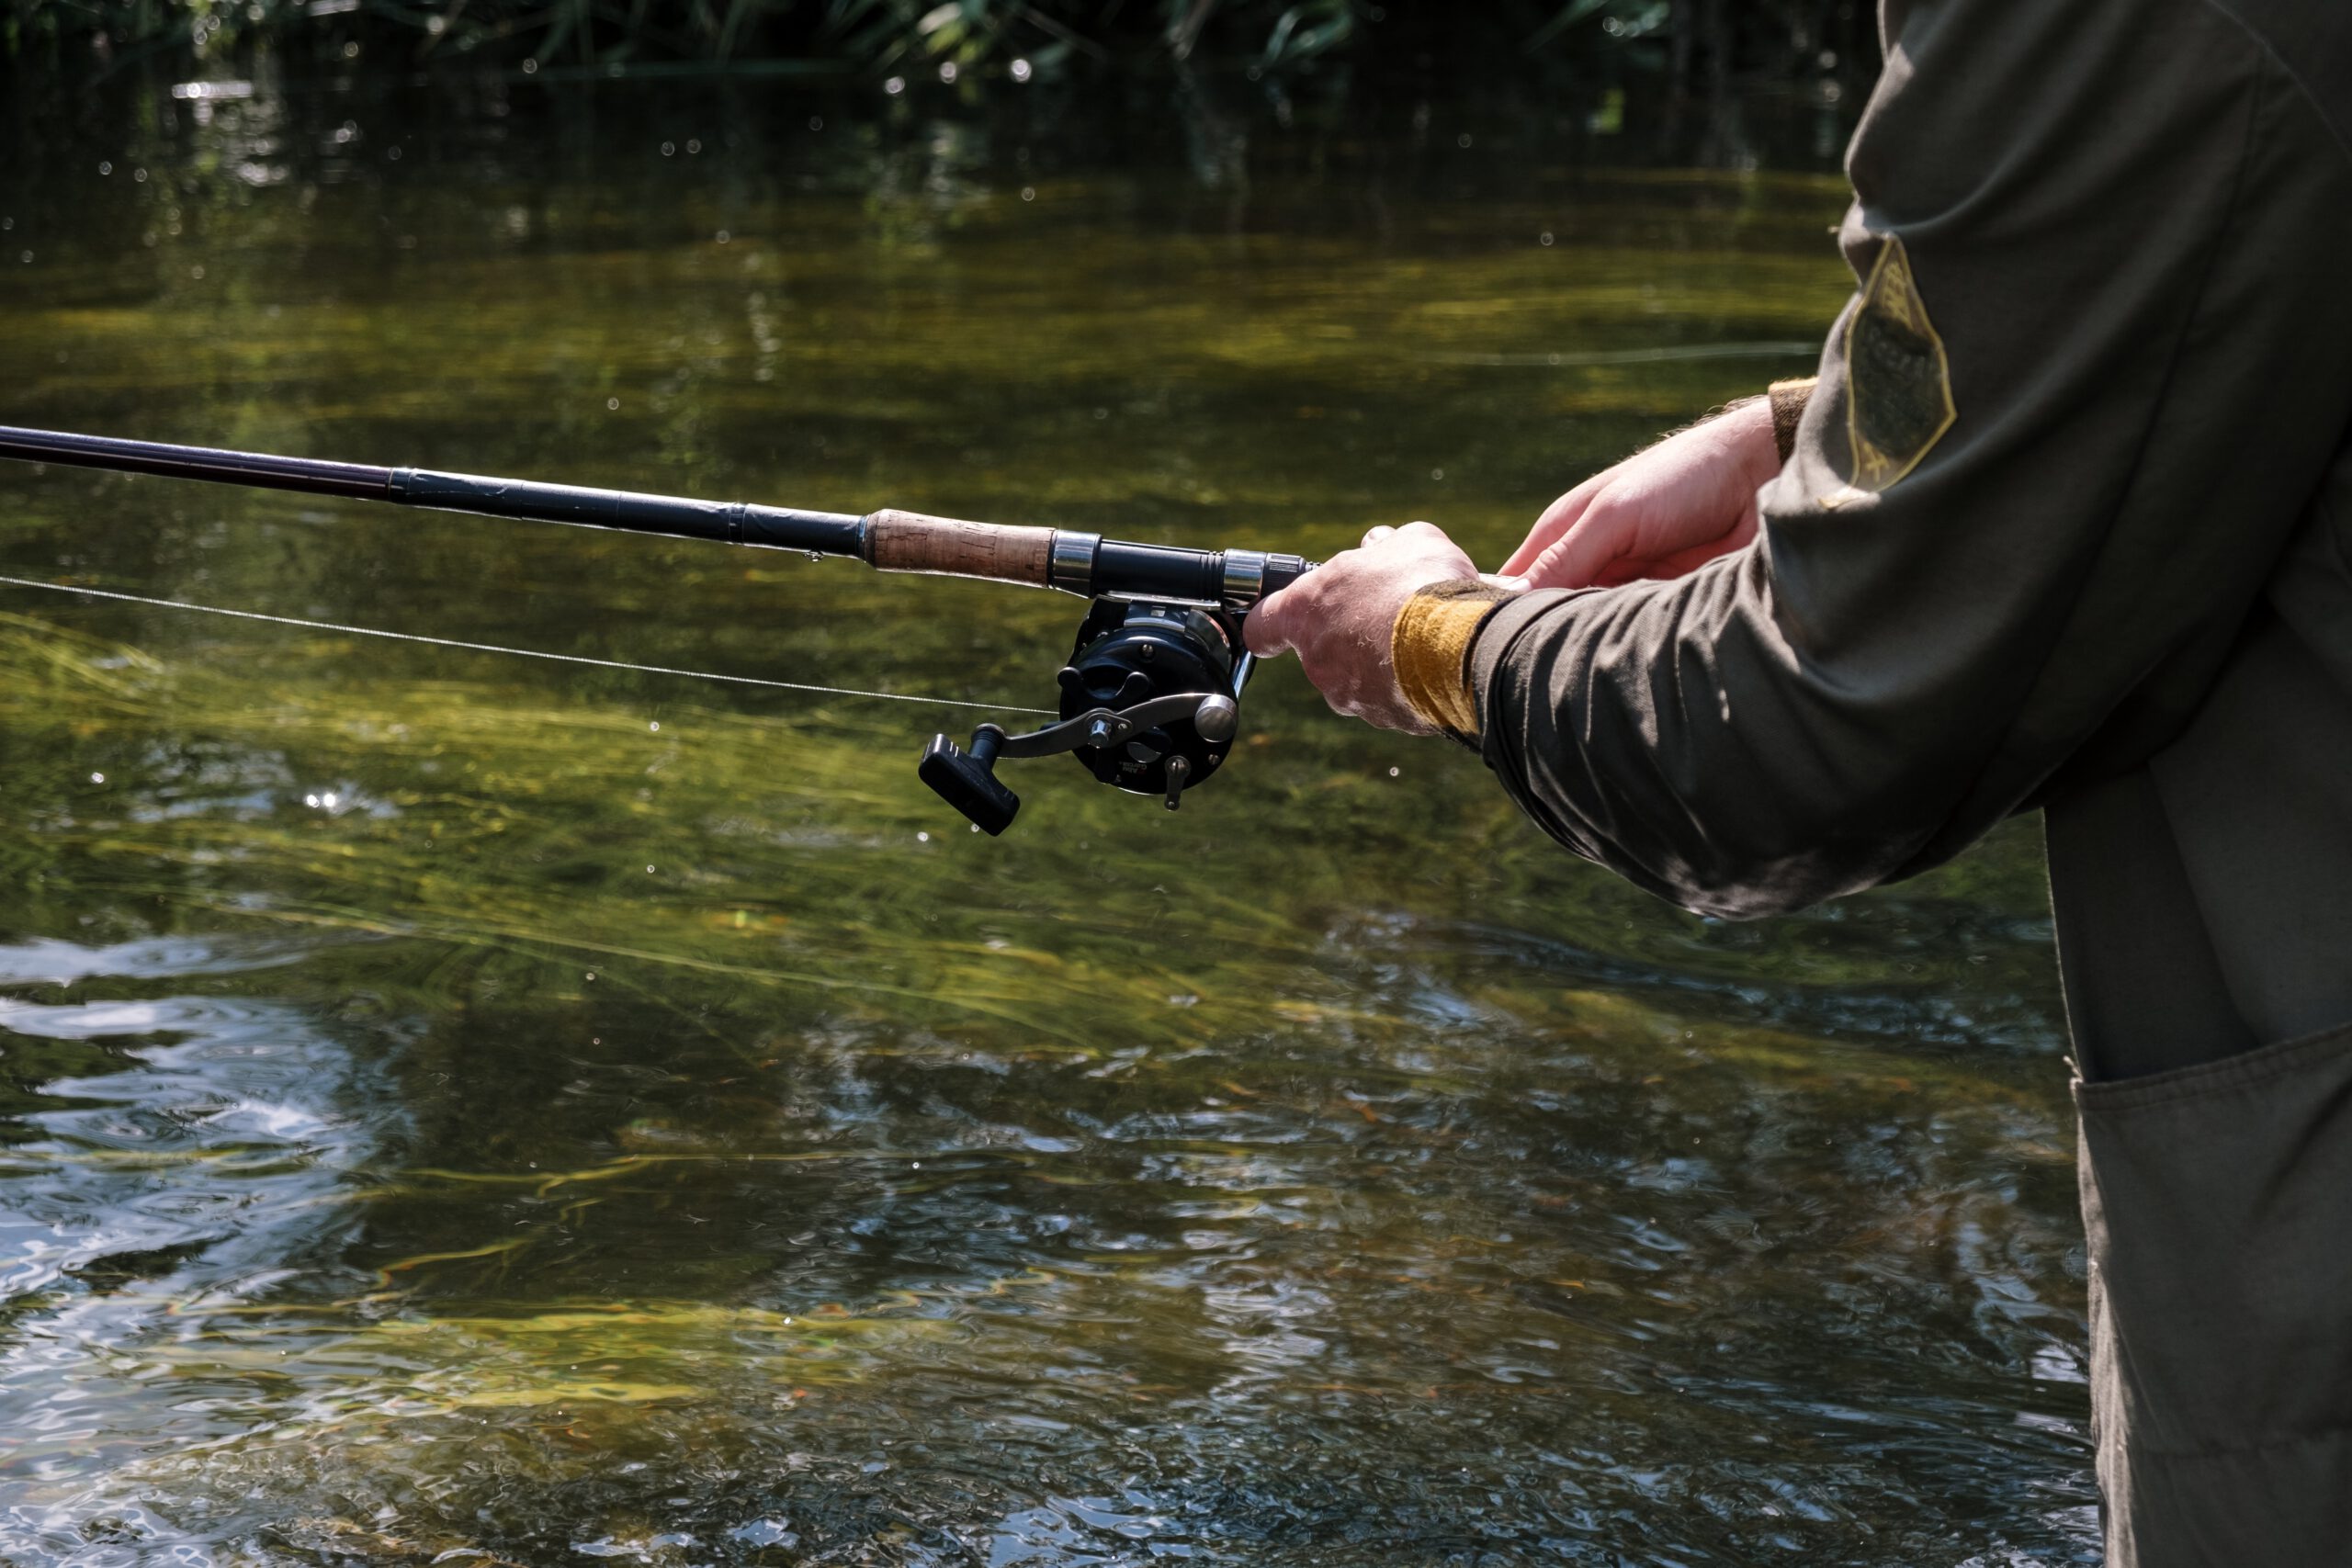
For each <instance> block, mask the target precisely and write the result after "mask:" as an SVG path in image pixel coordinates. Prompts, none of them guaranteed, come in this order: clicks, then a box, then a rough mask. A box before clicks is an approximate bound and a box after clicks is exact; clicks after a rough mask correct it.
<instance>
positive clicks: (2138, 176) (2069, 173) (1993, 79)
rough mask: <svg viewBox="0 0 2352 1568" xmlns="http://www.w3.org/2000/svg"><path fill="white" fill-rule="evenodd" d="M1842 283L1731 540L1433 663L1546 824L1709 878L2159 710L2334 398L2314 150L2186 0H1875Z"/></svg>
mask: <svg viewBox="0 0 2352 1568" xmlns="http://www.w3.org/2000/svg"><path fill="white" fill-rule="evenodd" d="M1886 20H1887V26H1888V28H1889V37H1888V39H1887V42H1888V46H1889V47H1888V60H1887V65H1886V69H1885V73H1884V75H1883V77H1882V80H1881V83H1880V85H1879V89H1878V91H1877V93H1876V94H1875V95H1874V96H1873V97H1872V100H1871V104H1870V106H1869V107H1868V108H1867V109H1866V111H1865V113H1864V116H1863V118H1862V123H1861V126H1860V130H1859V131H1858V133H1857V135H1856V138H1855V141H1854V144H1853V147H1852V149H1851V151H1850V152H1849V173H1850V175H1852V179H1853V184H1854V188H1855V193H1856V197H1857V199H1856V201H1855V204H1854V206H1853V207H1852V208H1851V209H1850V210H1849V213H1848V215H1847V217H1846V220H1845V221H1844V223H1843V225H1842V228H1841V231H1840V235H1839V243H1840V245H1841V247H1842V248H1843V250H1844V252H1845V254H1846V258H1847V260H1848V262H1849V265H1851V267H1852V268H1853V270H1854V273H1855V276H1856V278H1857V280H1858V282H1859V283H1860V289H1859V290H1858V292H1857V294H1856V296H1855V297H1854V299H1852V300H1851V301H1849V304H1848V306H1847V308H1846V310H1844V311H1843V313H1842V314H1841V315H1840V316H1839V318H1838V322H1837V324H1836V326H1835V328H1834V329H1833V331H1832V333H1831V335H1830V337H1829V340H1828V343H1827V344H1826V349H1825V352H1824V354H1823V356H1822V361H1821V365H1820V382H1819V386H1818V388H1817V389H1816V390H1815V394H1814V395H1813V397H1812V399H1811V400H1810V402H1809V403H1808V405H1807V406H1806V409H1805V411H1804V418H1803V421H1802V423H1801V424H1800V425H1799V427H1798V430H1797V434H1796V442H1795V447H1794V450H1793V453H1792V457H1790V459H1789V461H1788V462H1787V463H1786V464H1785V465H1784V467H1783V468H1782V470H1781V474H1780V477H1779V478H1778V479H1775V480H1774V481H1773V482H1772V483H1770V485H1768V486H1766V487H1765V489H1764V491H1762V492H1761V496H1760V502H1761V511H1762V515H1763V527H1762V531H1761V533H1760V535H1759V537H1758V542H1757V544H1756V545H1755V546H1754V547H1751V548H1750V549H1748V550H1746V551H1743V552H1741V553H1739V554H1737V555H1735V556H1730V557H1726V558H1722V559H1719V560H1716V561H1714V562H1712V563H1710V564H1709V565H1708V566H1707V567H1705V568H1703V569H1702V570H1698V571H1696V572H1693V573H1691V574H1690V575H1688V576H1686V577H1683V578H1680V579H1678V580H1675V581H1665V582H1640V583H1634V584H1630V585H1627V586H1624V587H1620V588H1610V589H1597V590H1585V591H1579V592H1557V591H1550V592H1534V593H1529V594H1525V595H1522V596H1521V597H1520V598H1519V599H1517V600H1515V601H1513V602H1511V603H1510V604H1507V605H1505V606H1504V607H1502V608H1501V609H1499V610H1497V611H1495V612H1494V613H1493V614H1491V615H1489V616H1488V617H1487V620H1486V622H1485V623H1484V626H1483V627H1482V629H1481V630H1480V631H1479V633H1478V635H1477V637H1476V642H1475V643H1474V644H1473V645H1472V647H1471V649H1470V652H1469V656H1468V660H1467V663H1466V673H1467V675H1468V678H1469V684H1470V688H1471V693H1472V698H1473V701H1474V702H1475V705H1476V715H1477V718H1478V728H1479V732H1480V748H1481V751H1482V753H1483V755H1484V756H1485V758H1486V760H1487V763H1488V765H1489V766H1490V767H1491V768H1492V769H1493V770H1494V771H1495V773H1497V774H1498V776H1499V777H1500V778H1501V780H1502V781H1503V783H1504V784H1505V786H1506V787H1507V788H1508V789H1509V790H1510V792H1511V794H1512V795H1514V796H1515V797H1516V798H1517V799H1518V800H1519V801H1520V803H1521V805H1522V806H1523V807H1525V808H1526V809H1527V811H1528V812H1529V813H1530V814H1531V815H1532V817H1533V818H1535V820H1536V821H1537V822H1538V823H1539V824H1540V825H1541V826H1542V827H1543V828H1544V829H1545V830H1546V831H1547V832H1549V833H1550V834H1552V835H1553V836H1554V837H1555V838H1556V839H1558V840H1561V841H1562V842H1563V843H1565V844H1566V845H1567V846H1568V847H1570V848H1571V849H1573V850H1575V851H1577V852H1579V853H1581V854H1584V855H1586V856H1588V857H1589V858H1591V859H1593V860H1597V861H1600V862H1602V863H1605V864H1608V865H1610V866H1611V867H1613V868H1614V869H1616V870H1618V871H1620V872H1622V873H1623V874H1625V875H1626V876H1628V877H1630V878H1631V879H1633V880H1634V881H1635V882H1636V883H1638V884H1640V885H1641V886H1645V887H1647V888H1648V889H1650V890H1651V891H1653V892H1656V893H1657V894H1660V895H1662V896H1663V897H1668V898H1669V899H1672V900H1674V901H1675V902H1677V903H1679V904H1682V905H1684V906H1686V907H1688V908H1693V909H1697V910H1701V911H1704V912H1708V913H1713V914H1721V915H1728V916H1746V915H1757V914H1764V913H1770V912H1772V911H1776V910H1782V909H1788V908H1796V907H1800V906H1803V905H1805V904H1808V903H1811V902H1814V901H1815V900H1818V899H1822V898H1826V897H1833V896H1835V895H1838V894H1840V893H1845V892H1849V891H1852V890H1855V889H1858V888H1861V887H1865V886H1871V885H1874V884H1876V883H1880V882H1883V881H1886V880H1889V879H1892V878H1894V877H1898V876H1902V875H1905V874H1910V873H1912V872H1915V871H1917V870H1920V869H1923V868H1925V867H1926V866H1928V865H1929V864H1932V863H1936V862H1939V861H1940V860H1942V859H1945V858H1947V857H1949V856H1950V855H1951V854H1953V853H1955V852H1958V851H1959V850H1960V849H1961V848H1962V847H1964V846H1965V845H1966V844H1967V843H1969V842H1970V841H1971V840H1973V839H1974V838H1975V837H1977V836H1978V835H1980V834H1981V833H1983V832H1984V831H1985V829H1988V828H1990V827H1991V826H1992V825H1993V824H1995V823H1996V822H1997V821H1998V820H1999V819H2000V818H2002V817H2004V816H2006V815H2007V814H2008V813H2010V812H2012V811H2014V810H2017V809H2018V808H2019V807H2021V806H2026V805H2030V804H2032V803H2034V801H2035V800H2036V799H2037V798H2038V796H2039V795H2040V794H2041V792H2045V791H2047V790H2050V789H2052V788H2055V787H2059V786H2061V785H2062V784H2064V781H2065V780H2066V778H2067V777H2068V773H2067V770H2068V769H2069V766H2070V763H2071V764H2072V765H2073V766H2074V767H2075V768H2082V767H2087V766H2090V765H2091V759H2098V762H2099V765H2102V766H2105V765H2114V764H2119V763H2128V762H2130V761H2136V760H2138V758H2139V757H2141V756H2144V755H2145V754H2146V752H2147V751H2148V750H2150V749H2152V748H2153V747H2154V746H2156V745H2159V744H2161V743H2162V741H2163V740H2164V739H2165V738H2166V737H2167V736H2168V734H2169V733H2170V732H2171V731H2172V730H2173V729H2176V728H2177V726H2178V725H2179V724H2180V723H2181V722H2183V721H2184V720H2185V719H2186V717H2187V716H2188V713H2189V712H2191V711H2192V710H2193V708H2194V706H2195V704H2196V701H2197V699H2198V698H2199V696H2200V695H2201V694H2202V693H2203V692H2204V690H2205V689H2206V688H2207V687H2208V686H2210V684H2211V680H2212V678H2213V674H2214V671H2215V670H2216V669H2217V668H2218V667H2219V665H2220V663H2221V662H2222V660H2223V659H2224V658H2225V657H2226V654H2227V651H2228V649H2229V647H2230V645H2231V643H2232V641H2233V639H2234V637H2236V636H2237V634H2238V632H2239V630H2240V629H2241V627H2242V626H2243V625H2244V623H2245V617H2246V615H2247V613H2248V610H2249V607H2250V606H2251V605H2252V604H2254V602H2255V600H2256V596H2257V595H2258V593H2259V592H2260V589H2261V587H2262V583H2263V580H2264V578H2265V577H2266V575H2267V573H2268V571H2269V570H2270V569H2271V566H2272V565H2273V563H2274V562H2275V561H2276V559H2277V558H2278V555H2279V554H2280V551H2281V549H2282V548H2283V546H2284V543H2285V541H2286V540H2287V538H2288V537H2289V536H2290V533H2291V531H2292V528H2293V525H2294V524H2295V522H2296V521H2297V519H2298V517H2299V516H2300V514H2301V513H2302V512H2303V511H2304V509H2305V508H2306V507H2307V506H2308V505H2309V503H2310V502H2311V497H2312V493H2313V491H2315V489H2316V487H2317V485H2318V483H2319V480H2320V478H2321V475H2322V473H2323V471H2324V468H2325V465H2326V463H2327V461H2328V459H2329V457H2330V455H2331V454H2332V453H2333V451H2334V449H2335V445H2336V443H2337V441H2338V440H2339V439H2340V438H2341V437H2342V435H2343V434H2344V432H2345V430H2346V421H2347V417H2352V407H2348V406H2347V405H2348V404H2352V390H2348V389H2352V377H2347V376H2346V375H2345V373H2344V369H2343V367H2344V366H2345V365H2346V364H2347V363H2352V358H2347V357H2346V356H2347V355H2352V290H2345V289H2344V288H2341V286H2340V280H2341V279H2342V278H2343V277H2345V276H2352V249H2347V247H2352V184H2347V180H2348V179H2352V170H2347V162H2346V153H2345V152H2344V149H2343V146H2342V144H2341V143H2339V142H2337V141H2335V139H2334V137H2333V135H2332V133H2331V132H2330V131H2329V130H2328V128H2327V125H2326V123H2325V121H2324V119H2323V118H2321V117H2320V116H2319V115H2318V113H2317V112H2316V111H2315V108H2314V107H2313V105H2312V103H2311V101H2310V100H2309V99H2308V98H2306V97H2305V96H2303V94H2302V93H2301V89H2300V88H2299V87H2298V86H2297V85H2296V84H2295V81H2294V79H2293V76H2292V74H2291V73H2290V71H2289V70H2288V69H2287V68H2286V67H2284V66H2283V65H2281V63H2280V62H2278V60H2276V59H2275V58H2274V57H2273V56H2272V55H2271V54H2270V53H2269V52H2268V51H2267V50H2266V49H2265V48H2264V47H2263V46H2262V45H2261V43H2260V42H2259V40H2257V39H2255V38H2253V37H2251V36H2250V35H2248V34H2247V33H2246V32H2245V31H2244V30H2243V29H2242V28H2240V27H2239V26H2238V25H2237V23H2236V22H2234V21H2233V20H2232V19H2231V18H2230V17H2229V16H2228V15H2227V14H2226V13H2225V12H2224V11H2222V9H2220V8H2218V7H2217V6H2212V5H2210V4H2208V3H2207V0H2154V3H2146V0H2136V3H2135V0H2075V3H2073V4H2068V5H2060V6H2017V5H2007V4H2000V3H1997V0H1932V3H1922V4H1917V5H1913V6H1908V7H1899V6H1892V5H1891V6H1890V7H1889V16H1888V17H1887V19H1886Z"/></svg>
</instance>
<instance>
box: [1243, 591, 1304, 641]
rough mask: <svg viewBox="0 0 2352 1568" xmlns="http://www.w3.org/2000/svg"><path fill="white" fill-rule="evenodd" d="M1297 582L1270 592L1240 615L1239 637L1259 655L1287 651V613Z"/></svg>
mask: <svg viewBox="0 0 2352 1568" xmlns="http://www.w3.org/2000/svg"><path fill="white" fill-rule="evenodd" d="M1297 592H1298V584H1296V583H1293V584H1292V585H1291V586H1290V587H1288V588H1285V589H1283V591H1282V592H1279V593H1270V594H1268V595H1267V596H1266V597H1264V598H1263V599H1261V600H1259V601H1258V602H1257V604H1253V605H1251V606H1250V613H1249V614H1248V615H1244V616H1242V617H1241V640H1242V641H1243V642H1244V643H1246V644H1247V645H1248V646H1249V649H1250V652H1252V653H1254V654H1256V655H1257V656H1258V657H1259V658H1261V659H1279V658H1281V657H1282V656H1283V654H1285V653H1288V652H1289V651H1290V635H1291V627H1290V622H1291V617H1292V615H1293V614H1294V606H1295V604H1296V597H1295V596H1296V594H1297Z"/></svg>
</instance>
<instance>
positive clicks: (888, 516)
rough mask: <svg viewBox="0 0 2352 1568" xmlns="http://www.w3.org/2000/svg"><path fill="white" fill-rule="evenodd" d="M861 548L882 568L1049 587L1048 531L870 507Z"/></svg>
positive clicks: (1050, 548) (1051, 554)
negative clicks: (875, 509)
mask: <svg viewBox="0 0 2352 1568" xmlns="http://www.w3.org/2000/svg"><path fill="white" fill-rule="evenodd" d="M863 553H864V554H865V558H866V560H867V561H869V562H871V563H872V564H873V565H874V566H875V567H876V568H878V569H879V570H883V571H927V572H932V573H933V574H936V575H939V576H943V577H985V578H988V579H989V580H990V581H996V582H1027V583H1033V584H1035V586H1037V587H1039V588H1044V587H1047V586H1050V577H1049V573H1050V571H1051V569H1052V565H1053V558H1054V531H1053V530H1052V529H1051V528H1021V527H1010V526H1007V525H1003V524H998V523H967V522H964V521H962V520H961V519H959V518H955V517H926V516H924V515H923V514H922V513H920V512H897V511H886V512H876V513H874V514H873V515H871V516H870V517H868V518H866V520H865V550H864V552H863Z"/></svg>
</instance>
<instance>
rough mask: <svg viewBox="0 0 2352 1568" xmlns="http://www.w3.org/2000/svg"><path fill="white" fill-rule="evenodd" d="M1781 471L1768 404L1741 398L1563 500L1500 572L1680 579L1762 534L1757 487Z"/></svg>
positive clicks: (1560, 578) (1532, 580) (1590, 582)
mask: <svg viewBox="0 0 2352 1568" xmlns="http://www.w3.org/2000/svg"><path fill="white" fill-rule="evenodd" d="M1780 469H1781V453H1780V448H1779V447H1778V446H1776V445H1775V444H1774V442H1773V439H1772V409H1771V405H1770V402H1768V401H1767V400H1765V399H1762V398H1758V399H1755V400H1752V401H1750V402H1747V403H1742V404H1740V405H1738V406H1737V407H1735V408H1732V409H1728V410H1726V411H1724V412H1723V413H1720V414H1718V415H1716V416H1715V417H1714V418H1713V419H1711V420H1708V421H1706V422H1705V423H1702V424H1694V425H1692V426H1691V428H1690V429H1688V430H1684V431H1680V432H1678V433H1677V434H1673V435H1669V436H1668V437H1667V438H1666V439H1665V440H1663V441H1661V442H1659V443H1658V444H1657V446H1652V447H1650V448H1648V449H1647V450H1646V451H1643V452H1637V453H1635V454H1634V456H1633V457H1628V458H1626V459H1625V460H1624V461H1623V462H1622V463H1620V464H1618V465H1617V466H1616V467H1615V468H1608V469H1604V470H1603V471H1601V472H1600V473H1598V474H1595V475H1593V476H1592V478H1590V479H1587V480H1585V481H1584V483H1582V484H1580V485H1578V486H1577V488H1576V489H1574V490H1572V491H1568V493H1567V494H1566V495H1564V496H1562V497H1560V499H1559V500H1557V501H1555V502H1553V503H1552V504H1551V505H1550V506H1548V507H1546V508H1545V509H1544V515H1543V516H1542V517H1540V518H1538V519H1537V520H1536V523H1535V526H1534V527H1533V528H1532V529H1530V530H1529V531H1528V535H1527V539H1526V542H1525V543H1524V544H1521V546H1520V547H1519V548H1518V549H1516V550H1514V551H1512V552H1511V558H1510V559H1509V560H1507V561H1505V562H1504V563H1503V569H1502V572H1501V575H1502V576H1503V577H1504V578H1506V579H1511V578H1519V579H1523V580H1524V582H1525V586H1527V587H1529V588H1590V587H1595V586H1604V587H1605V586H1609V585H1611V584H1614V583H1619V582H1630V581H1634V579H1636V578H1643V577H1679V576H1681V575H1682V574H1683V573H1684V572H1686V571H1689V570H1691V569H1692V568H1694V567H1698V566H1702V565H1704V564H1705V563H1706V562H1708V561H1711V560H1713V559H1714V558H1716V557H1717V556H1721V555H1728V554H1730V553H1731V552H1732V551H1734V550H1736V549H1740V548H1742V547H1745V546H1746V545H1747V542H1748V541H1749V540H1751V539H1753V538H1755V537H1756V521H1757V520H1756V492H1757V491H1758V489H1760V488H1761V487H1762V486H1763V485H1764V484H1765V482H1766V481H1767V480H1769V479H1771V477H1772V476H1773V475H1774V474H1776V473H1778V472H1780ZM1513 586H1518V584H1513Z"/></svg>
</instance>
